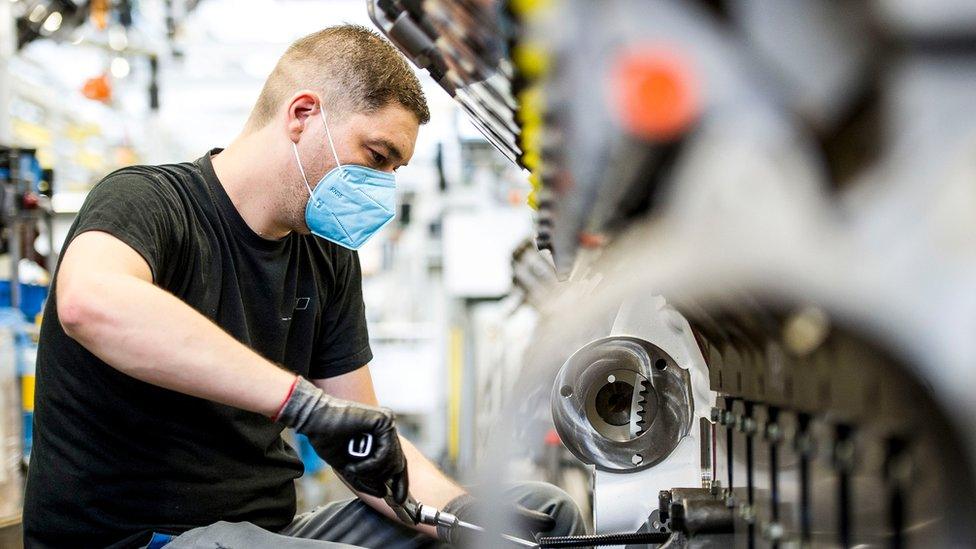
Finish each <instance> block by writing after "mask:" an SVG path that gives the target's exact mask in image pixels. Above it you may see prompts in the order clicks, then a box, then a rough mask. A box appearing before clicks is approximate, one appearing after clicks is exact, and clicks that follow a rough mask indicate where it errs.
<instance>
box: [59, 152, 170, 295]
mask: <svg viewBox="0 0 976 549" xmlns="http://www.w3.org/2000/svg"><path fill="white" fill-rule="evenodd" d="M185 227H186V219H185V212H184V210H183V208H182V206H181V203H180V200H179V197H178V196H177V195H176V192H175V190H173V189H172V188H170V187H168V186H166V185H165V184H163V183H161V182H160V181H158V180H157V179H156V178H155V177H153V176H152V175H150V174H142V173H135V172H127V171H119V172H115V173H113V174H110V175H109V176H107V177H106V178H105V179H103V180H102V181H101V182H99V183H98V184H97V185H95V187H94V188H93V189H92V190H91V192H90V193H89V194H88V198H87V199H86V200H85V203H84V205H83V206H82V207H81V211H80V212H78V218H77V220H76V224H75V228H74V231H73V232H72V235H71V238H74V237H76V236H78V235H80V234H82V233H85V232H88V231H101V232H106V233H108V234H110V235H112V236H114V237H115V238H118V239H119V240H121V241H122V242H124V243H125V244H126V245H128V246H129V247H130V248H132V249H133V250H135V251H136V252H137V253H138V254H139V255H141V256H142V257H143V259H145V260H146V263H148V264H149V268H150V269H151V270H152V276H153V282H155V283H156V284H160V283H161V279H163V278H165V277H164V273H166V272H167V270H168V267H170V266H172V265H173V264H174V260H175V259H176V258H177V257H178V255H177V254H178V252H179V249H180V242H182V241H183V238H182V234H183V231H184V230H185Z"/></svg>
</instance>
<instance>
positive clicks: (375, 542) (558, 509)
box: [166, 482, 584, 549]
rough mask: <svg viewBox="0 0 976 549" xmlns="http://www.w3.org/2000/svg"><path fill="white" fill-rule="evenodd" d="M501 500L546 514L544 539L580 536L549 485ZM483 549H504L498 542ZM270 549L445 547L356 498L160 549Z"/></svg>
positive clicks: (572, 512)
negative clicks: (275, 525) (265, 525)
mask: <svg viewBox="0 0 976 549" xmlns="http://www.w3.org/2000/svg"><path fill="white" fill-rule="evenodd" d="M504 496H505V499H506V500H508V501H512V502H517V503H520V504H521V505H523V506H524V507H527V508H529V509H534V510H536V511H540V512H542V513H546V514H548V515H550V516H551V517H553V519H554V520H555V522H556V526H555V528H553V530H552V531H550V532H548V533H547V535H553V536H564V535H574V534H582V533H584V523H583V517H582V516H581V515H580V511H579V508H578V507H577V506H576V503H574V502H573V500H572V499H570V497H569V496H568V495H567V494H566V493H565V492H563V491H562V490H560V489H559V488H556V487H555V486H553V485H551V484H546V483H543V482H523V483H517V484H513V485H511V486H509V487H507V488H506V489H505V490H504ZM484 546H485V547H505V546H506V544H505V543H503V542H502V541H501V540H499V541H498V543H497V544H496V543H488V544H485V545H484ZM250 547H276V548H281V549H306V548H307V549H313V548H317V549H353V548H357V547H367V548H383V549H386V548H396V549H407V548H411V549H412V548H423V549H434V548H445V547H448V546H447V545H446V544H444V543H442V542H439V541H437V540H434V539H431V538H430V537H427V536H425V535H424V534H421V533H418V532H416V531H414V530H412V529H410V528H408V527H406V526H404V525H402V524H399V523H397V522H394V521H392V520H390V519H388V518H386V517H384V516H383V515H380V514H379V513H377V512H376V511H374V510H373V509H372V508H370V507H369V506H368V505H366V504H365V503H363V502H362V501H361V500H359V499H351V500H346V501H339V502H335V503H330V504H329V505H324V506H322V507H319V508H317V509H315V510H313V511H309V512H308V513H304V514H301V515H298V516H297V517H295V520H293V521H292V523H291V524H289V525H288V526H287V527H285V528H284V529H283V530H282V531H281V532H280V533H278V534H275V533H272V532H268V531H267V530H263V529H261V528H258V527H257V526H255V525H253V524H251V523H248V522H238V523H231V522H218V523H216V524H212V525H210V526H205V527H202V528H196V529H193V530H190V531H189V532H186V533H185V534H183V535H181V536H178V537H177V538H175V539H174V540H173V541H171V542H170V543H169V544H168V545H167V546H166V549H190V548H192V549H204V548H206V549H215V548H221V549H239V548H250Z"/></svg>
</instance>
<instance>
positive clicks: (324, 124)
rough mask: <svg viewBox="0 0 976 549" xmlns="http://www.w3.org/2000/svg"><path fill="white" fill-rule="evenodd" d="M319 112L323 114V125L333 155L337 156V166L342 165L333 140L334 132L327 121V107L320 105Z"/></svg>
mask: <svg viewBox="0 0 976 549" xmlns="http://www.w3.org/2000/svg"><path fill="white" fill-rule="evenodd" d="M319 114H320V115H322V125H323V126H325V135H326V137H328V138H329V148H330V149H332V156H333V157H335V161H336V166H341V165H342V162H339V155H338V154H336V149H335V144H334V143H333V142H332V132H330V131H329V123H328V122H326V121H325V109H324V108H323V107H322V106H321V105H319Z"/></svg>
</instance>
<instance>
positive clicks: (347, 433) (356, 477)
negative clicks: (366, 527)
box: [275, 377, 409, 503]
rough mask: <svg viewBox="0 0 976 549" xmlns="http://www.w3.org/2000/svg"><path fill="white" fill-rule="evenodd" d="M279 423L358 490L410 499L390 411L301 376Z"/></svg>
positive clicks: (282, 410)
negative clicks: (331, 393)
mask: <svg viewBox="0 0 976 549" xmlns="http://www.w3.org/2000/svg"><path fill="white" fill-rule="evenodd" d="M275 420H276V421H280V422H282V423H284V424H285V425H287V426H289V427H292V428H294V429H295V431H297V432H299V433H301V434H303V435H305V436H306V437H308V440H309V442H311V443H312V447H313V448H315V452H316V453H318V455H319V456H321V457H322V459H324V460H325V461H326V462H328V464H329V465H331V466H332V468H333V469H335V471H336V473H338V474H339V476H341V477H342V478H343V479H344V480H345V481H346V482H347V483H348V484H349V485H350V486H351V487H352V488H354V489H355V490H358V491H360V492H363V493H366V494H369V495H371V496H375V497H379V498H382V497H386V496H388V495H390V496H392V497H393V499H394V500H395V501H396V502H397V503H403V501H404V500H406V499H407V491H408V484H409V483H408V480H407V459H406V458H405V457H404V456H403V450H402V449H401V448H400V439H399V437H397V431H396V422H395V420H394V418H393V412H392V411H390V410H389V409H387V408H377V407H375V406H369V405H366V404H360V403H358V402H352V401H350V400H343V399H341V398H335V397H332V396H329V395H327V394H325V393H324V392H323V391H322V389H319V388H318V387H316V386H315V385H313V384H312V383H311V382H310V381H308V380H307V379H305V378H303V377H299V378H298V379H297V380H296V381H295V387H294V389H293V390H292V392H291V395H290V396H289V397H288V400H286V401H285V403H284V405H282V407H281V410H280V411H279V412H278V415H277V416H276V417H275ZM367 435H369V437H367ZM367 439H371V440H370V441H369V442H368V443H367V442H366V441H367ZM358 454H365V455H358Z"/></svg>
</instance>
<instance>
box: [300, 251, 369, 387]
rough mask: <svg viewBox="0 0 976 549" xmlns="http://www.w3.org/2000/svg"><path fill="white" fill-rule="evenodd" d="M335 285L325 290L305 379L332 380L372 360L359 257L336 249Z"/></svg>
mask: <svg viewBox="0 0 976 549" xmlns="http://www.w3.org/2000/svg"><path fill="white" fill-rule="evenodd" d="M336 248H337V251H336V254H335V258H336V263H335V266H336V267H335V273H336V276H335V283H334V284H333V287H332V288H329V289H328V294H329V295H328V300H327V302H326V304H325V310H324V311H323V313H322V332H321V333H320V334H319V337H318V345H317V348H316V350H315V354H314V355H313V357H312V364H311V367H310V368H309V378H311V379H324V378H328V377H336V376H339V375H342V374H345V373H348V372H351V371H353V370H356V369H358V368H360V367H362V366H364V365H365V364H367V363H368V362H369V361H370V360H372V358H373V351H372V349H370V347H369V332H368V331H367V329H366V305H365V304H364V303H363V280H362V271H361V269H360V266H359V254H358V253H356V252H354V251H351V250H346V249H344V248H339V247H338V246H336Z"/></svg>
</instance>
